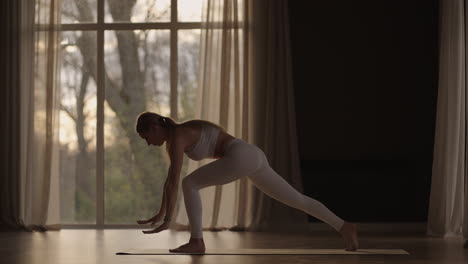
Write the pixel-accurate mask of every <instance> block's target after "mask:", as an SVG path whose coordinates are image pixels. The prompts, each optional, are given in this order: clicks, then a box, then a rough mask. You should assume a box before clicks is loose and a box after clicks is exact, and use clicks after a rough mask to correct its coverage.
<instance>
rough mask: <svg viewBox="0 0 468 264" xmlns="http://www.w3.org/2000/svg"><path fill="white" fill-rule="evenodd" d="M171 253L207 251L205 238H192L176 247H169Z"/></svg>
mask: <svg viewBox="0 0 468 264" xmlns="http://www.w3.org/2000/svg"><path fill="white" fill-rule="evenodd" d="M169 252H171V253H205V242H203V238H190V241H189V242H188V243H187V244H183V245H182V246H180V247H178V248H174V249H169Z"/></svg>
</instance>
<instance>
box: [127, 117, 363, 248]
mask: <svg viewBox="0 0 468 264" xmlns="http://www.w3.org/2000/svg"><path fill="white" fill-rule="evenodd" d="M136 131H137V132H138V134H139V135H140V137H141V138H143V139H145V140H146V142H147V144H148V145H154V146H161V145H162V144H163V143H164V142H166V151H167V152H168V154H169V157H170V161H171V164H170V166H169V173H168V178H167V180H166V183H165V185H164V194H163V200H162V204H161V209H160V210H159V213H158V214H156V215H155V216H154V217H152V218H149V219H147V220H138V221H137V222H138V223H139V224H148V223H152V225H154V224H155V223H156V222H159V221H160V220H161V219H162V218H163V216H164V222H163V224H161V225H160V226H159V227H157V228H155V229H153V230H150V231H143V233H145V234H151V233H158V232H161V231H163V230H166V229H168V227H169V221H170V219H171V217H172V213H173V209H174V205H175V202H176V197H177V190H178V185H179V174H180V170H181V166H182V161H183V154H184V153H185V154H187V156H188V157H189V158H191V159H193V160H201V159H204V158H213V159H216V160H215V161H213V162H211V163H209V164H206V165H204V166H202V167H200V168H198V169H197V170H195V171H193V172H192V173H190V174H189V175H187V176H186V177H185V178H184V179H183V180H182V190H183V194H184V203H185V208H186V211H187V216H188V220H189V223H190V228H191V237H190V241H189V242H188V243H186V244H184V245H181V246H180V247H178V248H175V249H170V250H169V251H170V252H179V253H204V252H205V243H204V241H203V233H202V205H201V200H200V195H199V190H200V189H202V188H206V187H209V186H213V185H222V184H226V183H229V182H232V181H235V180H238V179H240V178H241V177H249V179H250V180H251V181H252V183H253V184H254V185H255V186H256V187H257V188H258V189H260V190H261V191H262V192H264V193H266V194H267V195H268V196H270V197H272V198H274V199H276V200H278V201H280V202H282V203H284V204H286V205H288V206H291V207H293V208H297V209H299V210H302V211H303V212H305V213H307V214H309V215H311V216H314V217H316V218H318V219H320V220H322V221H324V222H325V223H327V224H329V225H331V226H332V227H333V228H334V229H335V230H336V231H337V232H339V233H340V234H341V235H342V237H343V239H344V242H345V245H346V250H348V251H355V250H357V248H358V239H357V227H356V225H355V224H353V223H349V222H345V221H343V220H342V219H340V218H339V217H337V216H336V215H335V214H334V213H333V212H331V211H330V210H329V209H328V208H327V207H325V206H324V205H323V204H322V203H321V202H319V201H317V200H314V199H312V198H310V197H308V196H305V195H303V194H301V193H300V192H298V191H297V190H296V189H294V188H293V187H292V186H291V185H289V183H288V182H287V181H285V180H284V179H283V178H282V177H281V176H280V175H278V174H277V173H276V172H275V171H274V170H273V169H272V168H271V167H270V165H269V163H268V160H267V158H266V156H265V154H264V152H263V151H262V150H261V149H260V148H258V147H257V146H255V145H253V144H249V143H247V142H245V141H244V140H242V139H239V138H235V137H233V136H231V135H230V134H228V133H226V131H225V129H224V128H222V127H220V126H219V125H216V124H214V123H212V122H209V121H206V120H190V121H187V122H184V123H181V124H176V123H175V122H174V121H173V120H172V119H171V118H168V117H163V116H160V115H158V114H156V113H152V112H144V113H141V114H140V115H139V116H138V118H137V125H136Z"/></svg>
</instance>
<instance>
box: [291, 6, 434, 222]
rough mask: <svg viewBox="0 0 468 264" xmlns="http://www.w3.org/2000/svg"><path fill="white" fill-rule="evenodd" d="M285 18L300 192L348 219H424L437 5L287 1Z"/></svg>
mask: <svg viewBox="0 0 468 264" xmlns="http://www.w3.org/2000/svg"><path fill="white" fill-rule="evenodd" d="M289 17H290V18H289V19H290V28H291V41H292V55H293V58H292V60H293V80H294V87H295V96H296V116H297V131H298V132H297V133H298V137H299V152H300V158H301V170H302V177H303V181H304V193H305V194H306V195H308V196H311V197H313V198H315V199H318V200H319V201H321V202H322V203H324V204H325V205H326V206H327V207H328V208H330V209H331V210H332V211H333V212H335V213H336V214H337V215H338V216H340V217H342V218H343V219H344V220H348V221H358V222H359V221H361V222H368V221H373V222H374V221H375V222H380V221H381V222H386V221H397V222H398V221H407V222H411V221H426V219H427V211H428V205H429V193H430V184H431V170H432V153H433V144H434V128H435V114H436V102H437V81H438V65H437V64H438V1H437V0H417V1H416V0H414V1H405V0H392V1H390V0H388V1H375V0H364V1H362V0H361V1H349V0H337V1H299V0H292V1H289ZM310 220H311V221H318V220H316V219H315V218H313V217H310Z"/></svg>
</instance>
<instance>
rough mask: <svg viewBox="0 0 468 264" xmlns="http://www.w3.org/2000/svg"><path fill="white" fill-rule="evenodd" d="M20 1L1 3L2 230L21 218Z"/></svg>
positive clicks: (16, 226) (14, 225)
mask: <svg viewBox="0 0 468 264" xmlns="http://www.w3.org/2000/svg"><path fill="white" fill-rule="evenodd" d="M20 10H21V5H20V4H19V1H14V0H8V1H1V2H0V14H1V15H0V21H1V22H0V28H1V32H2V36H4V37H3V38H2V40H1V42H0V43H1V45H0V52H1V56H0V57H1V58H2V60H3V63H1V65H0V67H1V68H0V74H1V75H0V76H1V77H0V82H1V83H2V85H1V87H3V88H2V89H0V93H1V94H0V100H1V103H0V107H1V110H0V118H1V120H0V125H1V128H0V140H1V141H2V143H1V145H2V149H1V151H2V152H1V160H0V208H1V210H0V230H17V229H20V221H19V200H20V198H19V163H18V160H19V137H18V133H19V118H18V117H19V108H18V106H19V87H20V85H19V84H20V74H19V73H20V64H19V58H20V49H19V47H20V45H19V44H20V34H19V32H20Z"/></svg>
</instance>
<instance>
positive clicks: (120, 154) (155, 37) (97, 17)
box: [60, 0, 202, 227]
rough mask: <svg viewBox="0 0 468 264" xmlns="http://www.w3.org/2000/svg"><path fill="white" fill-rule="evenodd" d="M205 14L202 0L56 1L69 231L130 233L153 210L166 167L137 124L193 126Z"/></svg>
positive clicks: (166, 162) (65, 208) (63, 176)
mask: <svg viewBox="0 0 468 264" xmlns="http://www.w3.org/2000/svg"><path fill="white" fill-rule="evenodd" d="M201 9H202V7H201V0H63V1H62V11H61V21H62V26H61V54H60V60H61V72H60V80H61V88H60V89H61V91H60V92H61V111H60V123H61V127H60V144H61V146H60V154H61V155H60V156H61V162H60V164H61V167H60V170H61V174H60V175H61V178H60V186H61V217H62V223H63V224H64V226H65V227H67V226H77V225H80V226H96V227H104V226H108V227H115V226H121V225H122V226H125V225H136V220H137V219H141V218H147V217H150V216H152V215H154V214H155V213H156V212H157V211H158V210H159V207H160V204H161V200H162V188H163V184H164V181H165V180H166V177H167V168H168V166H169V160H168V157H167V156H166V154H165V149H164V147H148V146H147V145H146V142H145V141H144V140H142V139H141V138H140V137H139V136H138V134H137V133H136V132H135V127H134V125H135V118H136V116H137V115H138V114H139V113H140V112H142V111H146V110H148V111H154V112H157V113H160V114H162V115H165V116H171V117H173V118H175V119H177V120H178V121H184V120H188V119H192V118H195V117H194V111H195V109H194V107H195V105H194V102H195V94H196V89H197V72H198V61H199V59H198V53H199V43H200V27H201V23H200V18H201ZM186 162H187V160H186V159H185V163H184V165H183V169H182V172H181V175H185V172H186ZM179 188H180V186H179ZM180 195H181V191H180V189H179V199H180Z"/></svg>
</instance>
